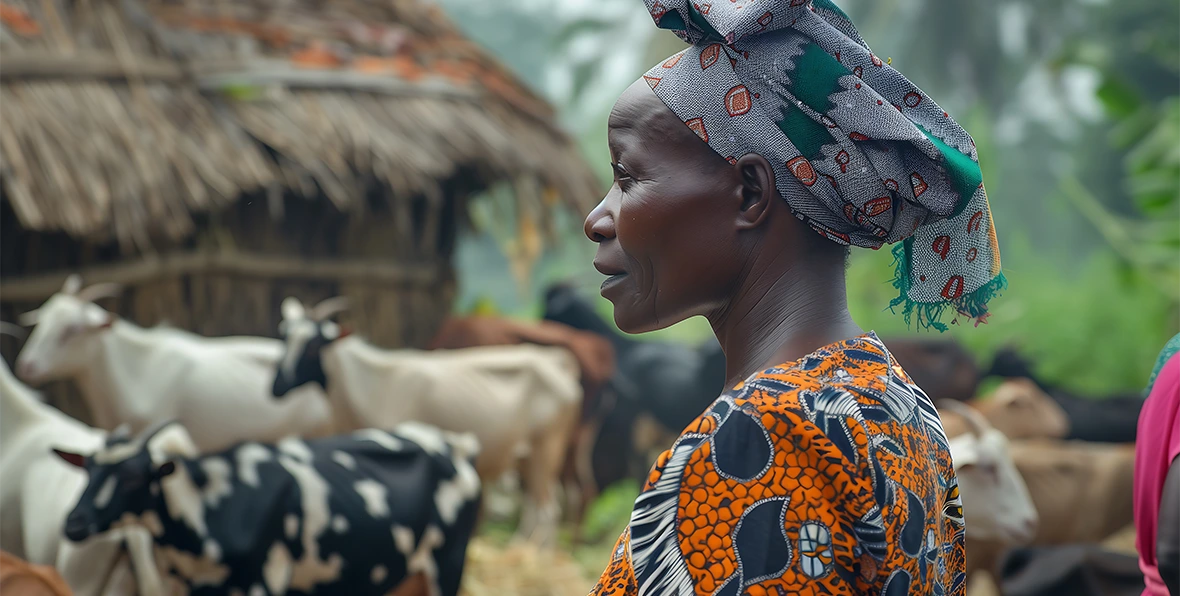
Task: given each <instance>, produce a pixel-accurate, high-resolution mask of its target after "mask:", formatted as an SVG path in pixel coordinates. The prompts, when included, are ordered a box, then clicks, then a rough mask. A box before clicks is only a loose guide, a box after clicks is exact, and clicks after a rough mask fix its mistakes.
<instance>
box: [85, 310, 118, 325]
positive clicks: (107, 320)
mask: <svg viewBox="0 0 1180 596" xmlns="http://www.w3.org/2000/svg"><path fill="white" fill-rule="evenodd" d="M84 313H85V314H84V320H85V321H86V329H88V330H91V331H101V330H103V329H109V328H110V327H111V325H113V324H114V322H115V317H114V316H112V315H111V313H109V312H107V311H105V310H103V309H102V307H100V306H98V305H96V304H87V305H86V310H85V311H84Z"/></svg>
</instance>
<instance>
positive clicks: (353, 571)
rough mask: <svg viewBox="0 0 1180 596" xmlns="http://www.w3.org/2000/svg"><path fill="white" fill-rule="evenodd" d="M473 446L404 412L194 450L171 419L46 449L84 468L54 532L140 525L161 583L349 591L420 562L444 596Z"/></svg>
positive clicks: (468, 488)
mask: <svg viewBox="0 0 1180 596" xmlns="http://www.w3.org/2000/svg"><path fill="white" fill-rule="evenodd" d="M478 450H479V445H478V442H477V441H476V439H475V438H474V437H473V436H471V435H465V434H464V435H460V434H455V433H448V432H444V431H440V430H438V429H437V428H434V427H431V426H427V425H423V424H404V425H401V426H399V427H398V428H396V429H395V430H394V431H393V432H387V431H380V430H373V429H369V430H361V431H357V432H355V433H352V434H348V435H340V436H336V437H330V438H324V439H315V440H310V441H302V440H298V439H294V438H292V439H284V440H282V441H279V442H278V443H277V444H275V445H263V444H259V443H242V444H240V445H238V446H236V447H233V448H231V449H229V450H227V451H224V452H222V453H219V454H216V455H205V456H199V455H198V454H197V451H196V449H195V447H194V446H193V443H192V440H191V439H190V438H189V436H188V432H187V431H186V430H185V429H184V427H183V426H181V425H180V424H177V423H175V422H171V423H168V424H165V425H163V426H160V427H157V428H156V429H155V430H152V431H148V432H147V433H145V434H143V435H141V436H139V437H137V438H132V437H129V436H127V435H119V436H115V435H112V436H111V437H110V438H109V439H108V440H107V442H106V445H105V446H104V447H103V448H102V449H101V450H99V451H98V452H97V453H94V454H90V455H85V456H84V455H79V454H74V453H67V452H64V451H58V450H55V451H56V452H57V454H58V455H59V456H61V457H62V459H64V460H66V461H67V462H69V463H71V464H74V465H76V466H80V467H83V468H84V469H85V470H86V471H87V472H88V473H89V476H90V480H89V483H88V485H87V487H86V490H85V492H84V493H83V494H82V497H81V498H80V500H79V502H78V504H77V505H76V506H75V508H74V510H73V511H72V512H71V513H70V515H69V517H68V518H67V519H66V526H65V534H66V537H67V538H69V539H70V540H73V541H82V540H85V539H87V538H89V537H90V536H93V535H96V534H102V533H104V532H107V531H109V530H111V529H112V528H119V527H123V526H125V525H129V524H138V525H141V526H144V527H146V528H147V529H148V530H149V531H150V532H151V533H152V535H153V537H154V543H155V558H156V563H157V565H158V566H159V567H160V573H161V576H163V577H165V578H167V580H166V581H167V583H169V584H171V585H170V588H171V590H170V593H181V594H185V593H191V594H230V595H235V596H278V595H283V594H350V595H357V596H361V595H365V594H386V593H388V592H390V591H391V590H392V589H394V588H396V587H397V586H398V585H399V584H401V583H402V582H403V581H404V580H407V579H409V578H411V577H413V576H416V575H419V574H421V575H422V576H424V578H425V579H426V582H425V584H426V585H427V586H429V588H428V589H429V593H430V594H431V595H432V596H454V595H455V594H456V593H458V590H459V580H460V577H461V575H462V571H463V562H464V558H465V555H466V549H467V542H468V540H469V539H470V537H471V533H472V529H473V528H474V525H475V518H476V515H477V511H478V509H479V498H480V497H479V495H480V482H479V477H478V476H477V475H476V473H475V468H474V465H473V459H474V456H475V455H476V452H477V451H478Z"/></svg>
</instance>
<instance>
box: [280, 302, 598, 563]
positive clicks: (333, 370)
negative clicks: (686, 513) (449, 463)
mask: <svg viewBox="0 0 1180 596" xmlns="http://www.w3.org/2000/svg"><path fill="white" fill-rule="evenodd" d="M346 308H347V300H345V299H343V298H340V297H337V298H329V299H327V300H325V301H323V302H321V303H320V304H318V305H317V306H316V307H314V308H313V309H311V310H310V311H308V310H307V309H305V308H304V306H303V304H302V303H300V302H299V300H297V299H295V298H291V297H289V298H287V299H286V300H284V301H283V305H282V313H283V322H282V324H281V326H280V333H281V335H282V336H283V338H284V339H285V341H286V352H285V353H284V355H283V358H282V361H281V364H280V366H279V369H278V372H277V374H276V375H275V380H274V388H273V392H274V395H275V396H276V397H281V396H283V395H285V394H286V393H287V392H288V391H291V390H292V389H294V388H295V387H299V386H301V385H303V384H305V383H318V384H320V385H321V386H323V387H324V389H325V390H326V391H327V394H328V400H329V402H330V403H331V405H332V410H333V418H334V421H335V424H336V427H337V430H339V431H348V430H354V429H357V428H361V427H363V426H377V427H382V428H388V427H392V426H393V425H395V424H398V423H401V422H406V421H411V420H413V421H418V422H423V423H426V424H433V425H436V426H439V427H441V428H445V429H447V430H451V431H455V432H470V433H472V434H474V435H475V436H476V437H477V438H478V439H479V441H480V443H481V446H482V453H483V455H482V456H481V457H480V459H479V461H478V462H477V463H476V467H477V469H478V470H479V475H480V477H481V478H482V479H483V480H484V483H485V484H490V483H491V482H492V481H494V480H495V479H497V478H499V477H500V475H502V474H503V473H504V472H505V471H506V470H507V469H508V468H509V467H511V466H512V464H513V462H514V461H515V460H516V457H517V454H518V449H519V448H521V447H527V449H528V462H527V463H526V464H525V468H526V474H525V477H524V483H525V488H526V499H525V500H526V503H525V505H524V507H523V513H522V520H521V525H520V530H519V533H520V535H521V536H522V537H531V538H533V539H534V540H536V541H538V542H540V543H547V542H549V541H550V540H552V539H553V538H554V537H555V532H556V521H557V518H558V515H559V513H560V511H559V507H558V505H557V500H556V498H555V495H554V494H553V489H554V488H555V487H556V484H557V479H558V477H559V476H560V470H561V465H562V462H563V461H564V456H565V451H566V448H567V445H568V441H569V434H570V433H571V432H572V428H573V425H574V424H575V423H576V421H577V417H578V410H579V408H580V405H581V404H580V401H581V398H582V391H581V386H580V384H579V382H578V365H577V362H576V361H575V360H574V357H573V355H572V354H570V352H569V351H568V350H565V349H562V348H555V347H547V346H536V345H528V344H524V345H516V346H495V347H482V348H467V349H463V350H436V351H420V350H383V349H380V348H376V347H374V346H372V345H370V344H368V343H366V342H365V341H364V340H362V339H360V338H359V337H356V336H353V335H351V334H349V333H348V332H347V331H346V330H345V329H343V328H342V327H341V326H340V325H338V324H337V323H335V322H334V321H332V320H331V318H332V317H333V316H335V315H336V314H337V313H339V312H342V311H343V310H344V309H346Z"/></svg>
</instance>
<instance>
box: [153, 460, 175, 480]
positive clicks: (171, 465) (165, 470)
mask: <svg viewBox="0 0 1180 596" xmlns="http://www.w3.org/2000/svg"><path fill="white" fill-rule="evenodd" d="M175 471H176V462H174V461H171V460H169V461H166V462H164V463H162V464H160V467H158V468H156V478H163V477H165V476H168V475H169V474H171V473H173V472H175Z"/></svg>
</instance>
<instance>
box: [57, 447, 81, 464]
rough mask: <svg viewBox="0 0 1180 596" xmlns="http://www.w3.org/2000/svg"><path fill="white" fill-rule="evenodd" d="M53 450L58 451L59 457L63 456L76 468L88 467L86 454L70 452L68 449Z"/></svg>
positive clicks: (64, 459)
mask: <svg viewBox="0 0 1180 596" xmlns="http://www.w3.org/2000/svg"><path fill="white" fill-rule="evenodd" d="M53 452H54V453H56V454H57V456H58V457H60V458H62V460H63V461H65V462H66V463H67V464H70V465H71V466H74V467H76V468H85V467H86V457H85V456H82V455H79V454H77V453H70V452H68V451H62V450H61V449H54V450H53Z"/></svg>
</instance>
